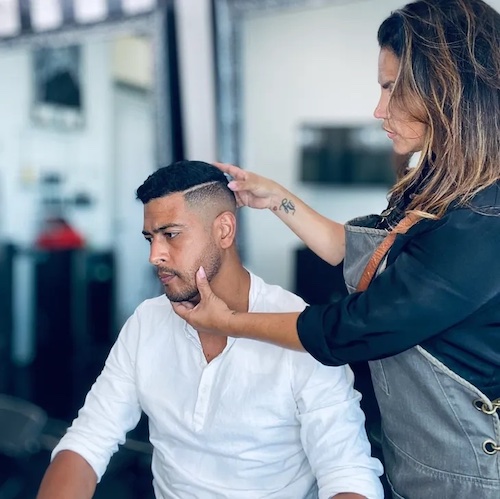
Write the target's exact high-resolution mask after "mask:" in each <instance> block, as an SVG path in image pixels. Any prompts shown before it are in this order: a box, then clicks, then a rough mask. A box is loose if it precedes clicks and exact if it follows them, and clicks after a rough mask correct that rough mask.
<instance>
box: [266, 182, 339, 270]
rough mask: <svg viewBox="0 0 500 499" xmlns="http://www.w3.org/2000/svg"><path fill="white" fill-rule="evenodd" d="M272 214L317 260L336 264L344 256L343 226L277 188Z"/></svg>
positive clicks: (284, 190)
mask: <svg viewBox="0 0 500 499" xmlns="http://www.w3.org/2000/svg"><path fill="white" fill-rule="evenodd" d="M271 204H272V206H271V207H270V209H271V210H272V212H273V213H274V214H275V215H276V216H277V217H278V218H279V219H280V220H281V221H283V222H284V223H285V224H286V225H287V226H288V227H289V228H290V229H291V230H292V231H293V232H294V233H295V234H296V235H297V236H298V237H300V239H302V241H303V242H304V243H305V244H306V245H307V246H308V247H309V248H310V249H311V250H312V251H314V253H316V254H317V255H318V256H319V257H320V258H322V259H323V260H325V261H326V262H328V263H329V264H331V265H338V264H339V263H340V262H341V261H342V260H343V259H344V255H345V233H344V225H343V224H341V223H338V222H334V221H333V220H330V219H329V218H326V217H324V216H323V215H320V214H319V213H318V212H317V211H315V210H313V209H312V208H311V207H310V206H308V205H307V204H306V203H304V202H303V201H302V200H301V199H300V198H298V197H297V196H295V195H294V194H292V193H291V192H290V191H288V190H286V189H285V188H284V187H282V186H279V187H278V189H277V191H276V193H275V194H274V196H273V200H272V203H271Z"/></svg>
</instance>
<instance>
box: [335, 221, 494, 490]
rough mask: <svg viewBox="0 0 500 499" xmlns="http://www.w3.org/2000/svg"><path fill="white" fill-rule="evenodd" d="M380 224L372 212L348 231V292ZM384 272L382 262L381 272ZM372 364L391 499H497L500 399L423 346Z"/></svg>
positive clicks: (377, 240)
mask: <svg viewBox="0 0 500 499" xmlns="http://www.w3.org/2000/svg"><path fill="white" fill-rule="evenodd" d="M379 220H380V217H379V216H377V215H369V216H367V217H361V218H356V219H354V220H351V221H350V222H348V223H347V224H346V226H345V231H346V256H345V259H344V278H345V281H346V286H347V289H348V291H349V292H350V293H352V292H354V291H356V287H357V285H358V282H359V280H360V277H361V275H362V274H363V271H364V269H365V267H366V265H367V263H368V261H369V260H370V258H371V255H372V254H373V252H374V250H375V249H376V248H377V247H378V245H379V244H380V243H381V242H382V240H383V239H384V238H385V236H386V235H387V231H385V230H380V229H375V228H372V227H376V226H377V222H378V221H379ZM384 268H385V260H383V261H382V262H381V264H380V265H379V268H378V270H377V274H378V273H380V272H382V271H383V270H384ZM402 334H403V333H402ZM369 364H370V371H371V375H372V381H373V385H374V389H375V394H376V397H377V401H378V404H379V407H380V413H381V420H382V428H381V429H382V448H383V454H384V461H385V470H386V475H387V479H388V481H389V484H390V486H391V489H392V491H393V497H394V498H396V499H500V420H499V414H500V399H497V400H495V401H491V400H490V399H488V397H486V396H485V395H484V394H483V393H482V392H481V391H480V390H479V389H477V388H476V387H475V386H473V385H472V384H470V383H469V382H468V381H466V380H464V379H462V378H461V377H460V376H459V375H457V374H456V373H455V372H453V371H451V370H450V369H448V368H447V367H446V366H445V365H444V364H442V363H441V362H440V361H439V360H438V359H436V358H435V357H433V356H432V355H431V354H430V353H429V352H427V351H426V350H425V349H423V348H422V347H420V346H416V347H413V348H411V349H409V350H407V351H405V352H403V353H400V354H398V355H394V356H393V357H389V358H386V359H383V360H375V361H371V362H369Z"/></svg>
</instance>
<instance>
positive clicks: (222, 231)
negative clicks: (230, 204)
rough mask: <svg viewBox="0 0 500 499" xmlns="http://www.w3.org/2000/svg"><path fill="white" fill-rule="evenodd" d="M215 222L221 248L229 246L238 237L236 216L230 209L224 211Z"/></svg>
mask: <svg viewBox="0 0 500 499" xmlns="http://www.w3.org/2000/svg"><path fill="white" fill-rule="evenodd" d="M215 224H216V227H215V228H216V234H217V235H218V240H219V244H220V246H221V248H223V249H227V248H229V247H230V246H231V245H232V244H233V242H234V239H235V237H236V216H235V215H234V213H231V212H230V211H224V212H223V213H221V214H220V215H219V216H218V217H217V218H216V219H215Z"/></svg>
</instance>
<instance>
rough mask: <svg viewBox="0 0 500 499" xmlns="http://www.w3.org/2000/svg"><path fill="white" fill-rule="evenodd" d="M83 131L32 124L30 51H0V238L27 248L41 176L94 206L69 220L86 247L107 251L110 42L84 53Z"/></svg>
mask: <svg viewBox="0 0 500 499" xmlns="http://www.w3.org/2000/svg"><path fill="white" fill-rule="evenodd" d="M82 64H83V70H82V79H83V85H82V87H83V88H84V95H83V100H84V102H83V105H84V126H83V127H82V128H77V129H74V130H64V129H55V128H53V127H50V126H40V125H36V124H34V123H33V122H32V121H31V118H30V113H31V107H32V102H33V88H32V73H31V51H30V50H29V49H27V48H26V47H23V48H2V49H0V74H2V78H1V79H0V108H1V109H2V115H3V116H4V117H5V118H4V119H3V120H0V185H1V188H0V192H1V198H0V207H1V208H0V212H1V213H2V221H1V226H0V235H1V236H2V238H5V239H7V240H10V241H13V242H15V243H18V244H22V245H27V244H29V243H30V242H32V240H33V238H34V237H35V234H36V232H37V230H38V229H39V224H40V220H39V200H40V194H39V183H38V180H39V179H40V177H41V175H43V173H47V172H57V173H59V174H61V175H62V177H63V178H64V179H65V182H64V190H63V192H64V195H65V196H67V197H72V196H74V194H76V193H77V192H85V193H87V194H88V195H89V196H90V198H91V199H92V204H91V205H90V206H88V207H85V208H78V209H77V208H71V209H70V210H69V218H70V221H71V222H72V223H73V224H74V225H75V226H76V228H77V229H79V230H80V231H81V232H82V233H83V234H84V235H85V237H86V238H87V239H88V241H89V243H90V245H91V246H93V247H96V248H104V247H109V246H110V238H111V232H112V231H111V211H112V196H111V194H110V193H112V185H113V184H112V176H111V174H112V168H111V165H112V161H113V153H114V151H113V143H112V141H111V140H110V138H111V132H112V125H113V124H112V105H113V99H112V80H111V73H110V70H111V66H110V46H109V42H107V41H104V40H98V39H93V40H91V41H89V42H88V43H85V44H84V45H83V46H82Z"/></svg>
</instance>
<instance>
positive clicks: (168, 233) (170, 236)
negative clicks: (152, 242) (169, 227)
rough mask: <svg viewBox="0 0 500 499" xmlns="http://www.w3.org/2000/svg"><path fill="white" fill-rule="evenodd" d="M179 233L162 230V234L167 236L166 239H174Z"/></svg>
mask: <svg viewBox="0 0 500 499" xmlns="http://www.w3.org/2000/svg"><path fill="white" fill-rule="evenodd" d="M178 235H179V233H178V232H164V236H165V237H166V238H167V239H174V238H175V237H177V236H178Z"/></svg>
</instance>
